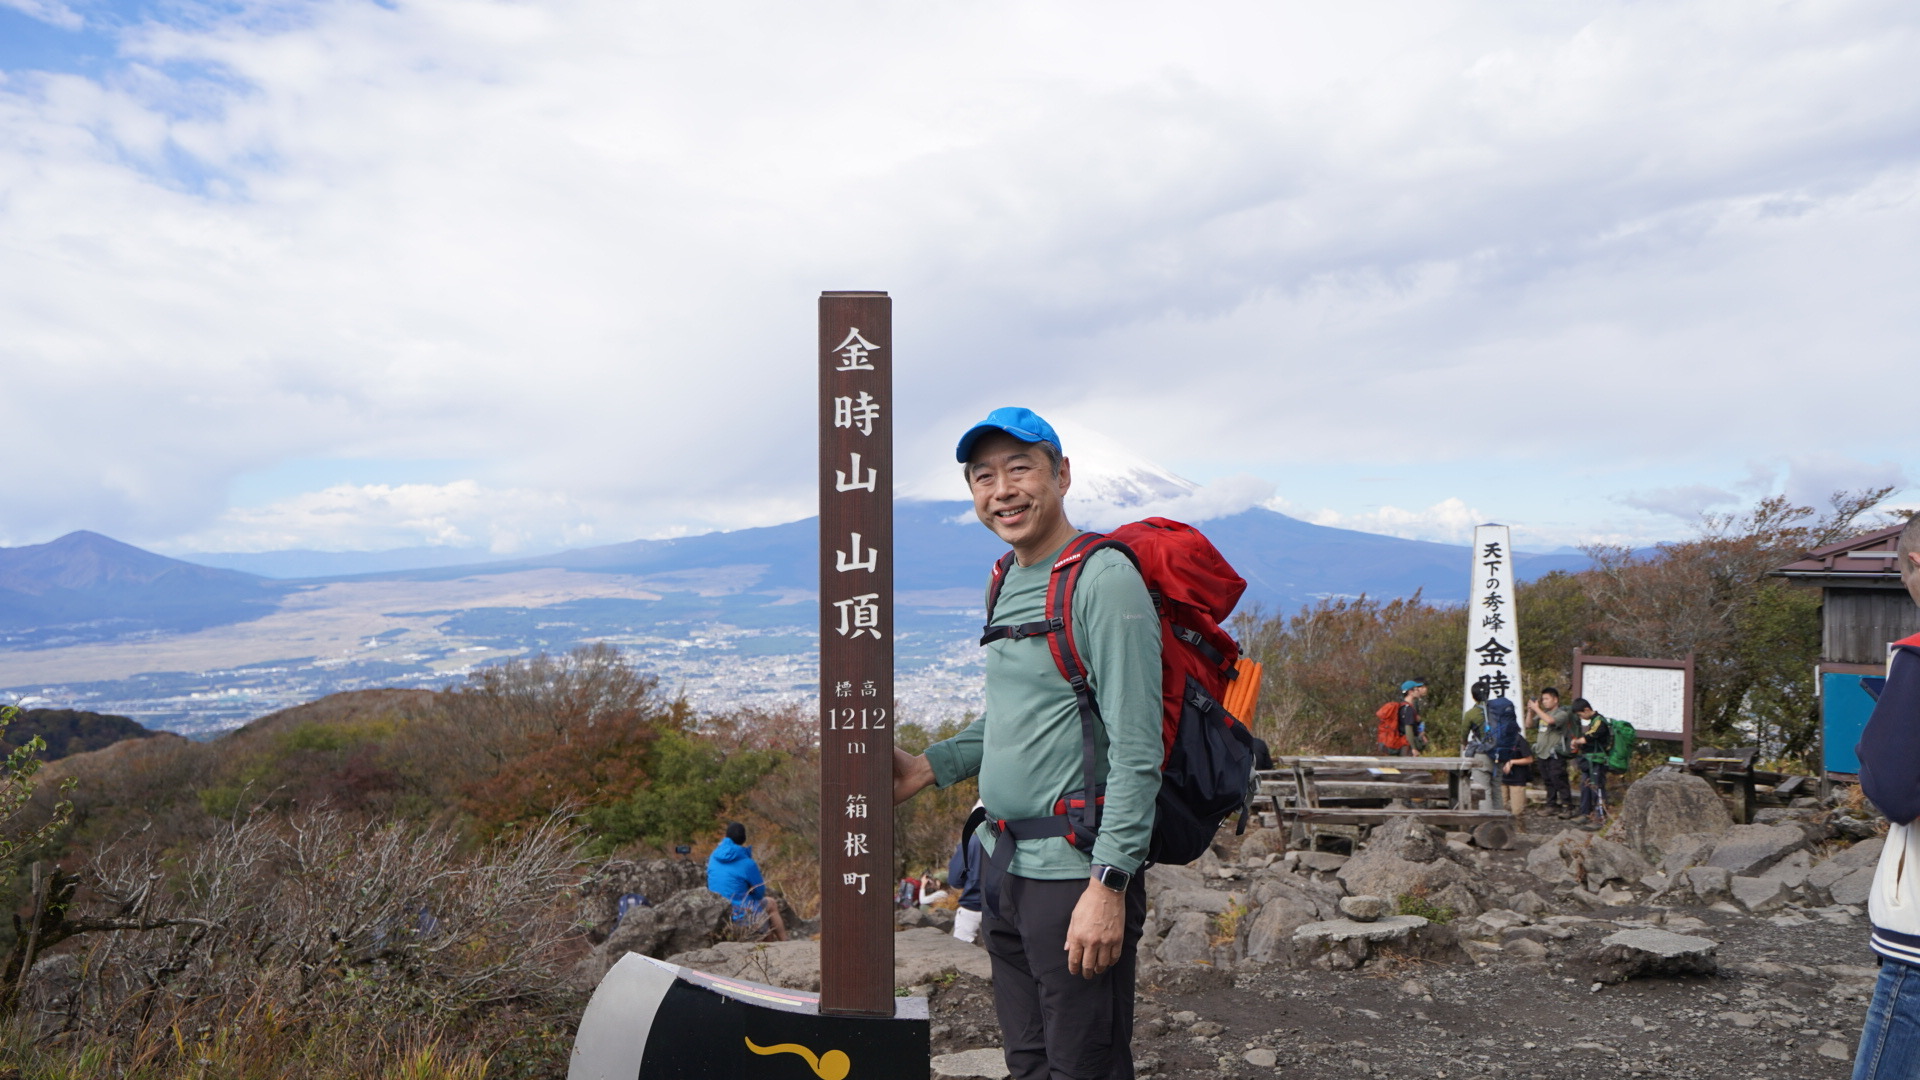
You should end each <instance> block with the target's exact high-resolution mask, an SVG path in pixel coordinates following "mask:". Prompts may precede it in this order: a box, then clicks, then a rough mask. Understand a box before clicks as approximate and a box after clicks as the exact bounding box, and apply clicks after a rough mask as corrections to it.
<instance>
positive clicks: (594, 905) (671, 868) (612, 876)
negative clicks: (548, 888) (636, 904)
mask: <svg viewBox="0 0 1920 1080" xmlns="http://www.w3.org/2000/svg"><path fill="white" fill-rule="evenodd" d="M706 887H707V877H706V871H705V870H704V869H703V868H702V867H701V866H700V864H699V863H696V862H694V861H693V860H691V859H641V860H633V859H609V860H607V861H606V862H604V863H601V864H600V865H599V866H597V867H595V868H594V869H593V871H592V872H591V873H589V874H588V875H587V876H586V877H585V878H584V879H582V880H581V882H580V890H579V892H580V903H581V907H582V909H583V911H582V915H583V916H584V918H583V921H584V922H586V923H587V924H588V925H593V924H596V923H603V922H606V921H608V920H610V919H612V918H613V916H614V913H615V912H616V911H617V910H619V904H620V898H621V897H622V896H626V895H627V894H629V893H634V894H638V895H640V896H644V897H646V899H647V903H649V904H653V905H654V906H656V907H657V906H659V905H661V904H664V903H666V902H667V901H668V900H670V899H672V898H673V897H675V896H677V895H679V894H680V893H683V892H686V891H687V890H689V889H700V890H703V891H704V890H705V889H706Z"/></svg>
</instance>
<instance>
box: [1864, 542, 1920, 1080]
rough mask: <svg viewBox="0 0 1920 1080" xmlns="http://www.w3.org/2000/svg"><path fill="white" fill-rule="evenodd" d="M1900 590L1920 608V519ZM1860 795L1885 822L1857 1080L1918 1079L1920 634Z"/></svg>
mask: <svg viewBox="0 0 1920 1080" xmlns="http://www.w3.org/2000/svg"><path fill="white" fill-rule="evenodd" d="M1897 550H1898V552H1899V554H1898V555H1897V556H1896V558H1897V559H1898V561H1899V564H1900V582H1901V584H1903V585H1905V586H1906V587H1907V595H1909V596H1911V597H1913V599H1914V602H1915V603H1920V514H1915V515H1914V516H1913V517H1912V518H1911V519H1910V520H1909V521H1908V522H1907V527H1906V528H1905V529H1902V530H1901V531H1900V546H1899V548H1898V549H1897ZM1854 752H1855V753H1856V754H1858V755H1859V758H1860V790H1861V791H1862V792H1864V793H1865V794H1866V796H1867V798H1869V799H1871V800H1873V805H1874V806H1876V807H1879V809H1880V812H1881V813H1883V814H1885V815H1887V820H1888V821H1889V822H1891V823H1892V827H1891V828H1889V829H1888V830H1887V839H1886V846H1885V847H1883V848H1881V849H1880V866H1879V869H1878V870H1877V871H1876V872H1875V874H1874V878H1873V894H1872V896H1870V897H1869V898H1868V900H1867V915H1868V917H1869V918H1871V919H1872V920H1873V942H1872V944H1873V951H1874V952H1876V953H1878V954H1880V980H1879V982H1878V983H1877V984H1876V985H1875V986H1874V988H1873V1002H1872V1004H1870V1005H1868V1006H1867V1023H1866V1026H1865V1027H1864V1028H1863V1029H1862V1030H1861V1032H1860V1049H1859V1051H1858V1052H1857V1053H1856V1054H1854V1057H1853V1080H1911V1078H1913V1077H1916V1076H1920V829H1916V828H1915V827H1914V826H1915V823H1916V819H1920V634H1915V635H1913V636H1912V637H1909V638H1905V639H1903V640H1901V641H1897V642H1895V643H1894V646H1893V655H1892V656H1891V657H1889V658H1888V660H1887V682H1886V685H1885V686H1884V687H1883V688H1882V689H1881V691H1880V700H1879V701H1877V702H1875V703H1874V706H1873V715H1872V716H1871V717H1868V719H1867V727H1866V730H1865V731H1863V732H1861V734H1860V745H1859V746H1857V747H1855V748H1854Z"/></svg>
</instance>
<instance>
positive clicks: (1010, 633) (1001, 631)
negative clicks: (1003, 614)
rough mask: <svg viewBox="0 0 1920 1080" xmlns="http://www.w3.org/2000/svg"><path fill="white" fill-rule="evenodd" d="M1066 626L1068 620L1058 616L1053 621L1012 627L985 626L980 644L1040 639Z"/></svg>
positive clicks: (1046, 620)
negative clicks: (1041, 636) (1043, 635)
mask: <svg viewBox="0 0 1920 1080" xmlns="http://www.w3.org/2000/svg"><path fill="white" fill-rule="evenodd" d="M1066 625H1067V623H1066V620H1065V619H1063V618H1061V617H1060V616H1058V615H1056V616H1054V617H1053V618H1051V619H1040V620H1038V621H1035V622H1027V623H1019V624H1017V625H1012V626H984V627H981V628H980V629H981V632H980V644H982V645H986V644H988V643H989V642H994V641H999V640H1001V639H1003V638H1004V639H1005V640H1007V641H1019V640H1020V639H1021V638H1030V637H1039V636H1040V635H1042V634H1052V633H1056V632H1058V631H1060V630H1061V629H1063V628H1065V626H1066Z"/></svg>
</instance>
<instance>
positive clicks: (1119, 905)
mask: <svg viewBox="0 0 1920 1080" xmlns="http://www.w3.org/2000/svg"><path fill="white" fill-rule="evenodd" d="M1126 930H1127V894H1126V893H1122V892H1115V891H1113V890H1112V889H1109V888H1107V887H1106V886H1105V885H1102V884H1100V883H1099V882H1097V881H1089V882H1087V889H1086V891H1085V892H1083V893H1081V894H1080V902H1079V903H1077V904H1075V905H1074V906H1073V919H1072V921H1071V922H1069V923H1068V924H1067V970H1068V971H1071V972H1073V973H1074V974H1075V975H1080V976H1084V977H1085V978H1089V979H1091V978H1093V977H1094V976H1095V975H1099V974H1101V973H1102V972H1104V971H1106V970H1107V969H1108V968H1110V967H1112V966H1113V965H1114V964H1116V963H1118V962H1119V960H1120V944H1121V940H1122V938H1124V937H1125V935H1126Z"/></svg>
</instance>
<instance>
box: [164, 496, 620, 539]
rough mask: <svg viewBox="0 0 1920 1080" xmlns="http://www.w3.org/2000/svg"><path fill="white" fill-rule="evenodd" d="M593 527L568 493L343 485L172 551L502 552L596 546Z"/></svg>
mask: <svg viewBox="0 0 1920 1080" xmlns="http://www.w3.org/2000/svg"><path fill="white" fill-rule="evenodd" d="M594 539H595V536H594V527H593V525H592V523H591V522H590V521H588V520H587V517H586V515H585V513H584V512H583V511H582V509H581V508H580V507H577V506H575V505H573V504H572V502H571V501H570V500H569V499H568V498H567V497H566V496H565V495H563V494H559V493H551V492H537V491H528V490H524V489H504V490H503V489H494V488H487V487H483V486H482V485H480V484H478V483H475V482H474V481H472V480H458V481H455V482H453V483H450V484H394V485H388V484H338V485H335V486H333V487H329V488H326V489H324V490H321V491H315V492H309V493H305V494H301V495H296V496H294V497H292V498H288V499H282V500H278V501H275V502H272V503H269V504H268V505H265V506H259V507H245V508H237V509H233V510H229V511H227V512H226V513H225V514H223V515H221V517H220V519H219V520H218V521H216V522H214V523H213V524H212V525H210V526H209V527H208V528H206V529H203V530H200V531H198V532H196V533H194V534H191V535H189V536H186V537H183V538H181V540H180V541H179V542H178V543H177V544H176V545H173V546H176V547H179V548H180V549H181V550H187V551H277V550H281V549H285V548H296V547H304V548H314V549H317V550H322V551H342V550H356V549H361V548H366V547H373V548H383V547H457V548H471V547H483V548H485V549H487V550H488V551H490V552H493V553H495V554H500V555H510V554H513V553H515V552H519V551H527V550H535V549H538V550H551V549H553V548H558V547H566V546H574V545H579V544H584V543H591V542H593V541H594Z"/></svg>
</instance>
